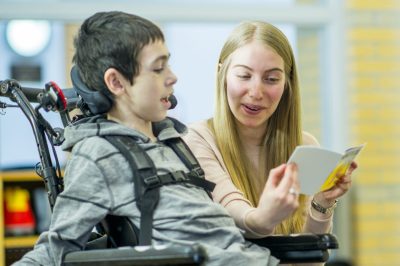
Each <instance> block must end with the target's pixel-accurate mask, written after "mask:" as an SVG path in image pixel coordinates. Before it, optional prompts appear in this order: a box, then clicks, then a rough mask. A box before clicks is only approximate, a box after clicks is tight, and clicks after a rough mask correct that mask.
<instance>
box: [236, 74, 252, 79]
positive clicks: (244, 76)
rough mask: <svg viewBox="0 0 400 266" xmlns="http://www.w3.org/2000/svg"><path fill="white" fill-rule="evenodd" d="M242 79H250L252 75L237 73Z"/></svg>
mask: <svg viewBox="0 0 400 266" xmlns="http://www.w3.org/2000/svg"><path fill="white" fill-rule="evenodd" d="M236 76H237V77H238V78H240V79H249V78H250V75H236Z"/></svg>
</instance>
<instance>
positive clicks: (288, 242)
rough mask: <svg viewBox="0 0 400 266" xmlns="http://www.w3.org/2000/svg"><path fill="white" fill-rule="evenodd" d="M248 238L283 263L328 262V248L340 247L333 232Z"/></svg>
mask: <svg viewBox="0 0 400 266" xmlns="http://www.w3.org/2000/svg"><path fill="white" fill-rule="evenodd" d="M248 240H249V241H251V242H253V243H255V244H257V245H259V246H263V247H266V248H268V249H269V250H271V254H272V255H273V256H274V257H276V258H278V259H280V260H281V263H301V262H326V261H327V260H328V258H329V251H328V250H329V249H337V248H339V244H338V241H337V239H336V237H335V236H334V235H332V234H298V235H297V234H296V235H274V236H268V237H265V238H261V239H248Z"/></svg>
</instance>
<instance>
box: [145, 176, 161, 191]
mask: <svg viewBox="0 0 400 266" xmlns="http://www.w3.org/2000/svg"><path fill="white" fill-rule="evenodd" d="M143 182H144V183H145V184H146V186H147V187H149V188H153V187H156V186H159V185H160V184H161V181H160V178H159V177H158V176H157V175H152V176H148V177H146V178H144V179H143Z"/></svg>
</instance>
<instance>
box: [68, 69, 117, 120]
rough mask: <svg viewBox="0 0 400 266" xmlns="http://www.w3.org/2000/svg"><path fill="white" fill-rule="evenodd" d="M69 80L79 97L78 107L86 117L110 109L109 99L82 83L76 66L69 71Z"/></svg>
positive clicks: (110, 102)
mask: <svg viewBox="0 0 400 266" xmlns="http://www.w3.org/2000/svg"><path fill="white" fill-rule="evenodd" d="M71 80H72V85H73V87H74V89H75V90H76V92H77V94H78V95H80V96H81V100H80V102H79V103H78V106H79V108H80V109H81V111H82V112H83V113H84V114H85V115H86V116H89V115H97V114H103V113H106V112H107V111H108V110H110V109H111V107H112V101H111V99H109V98H108V97H107V96H106V95H104V93H102V92H101V91H96V90H92V89H89V88H88V87H87V86H86V84H85V83H83V81H82V79H81V77H80V75H79V71H78V67H77V66H76V65H75V66H73V67H72V69H71Z"/></svg>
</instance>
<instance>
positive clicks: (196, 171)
mask: <svg viewBox="0 0 400 266" xmlns="http://www.w3.org/2000/svg"><path fill="white" fill-rule="evenodd" d="M189 175H191V176H192V177H198V178H204V170H203V169H202V168H201V167H196V168H193V169H192V171H190V174H189Z"/></svg>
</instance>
